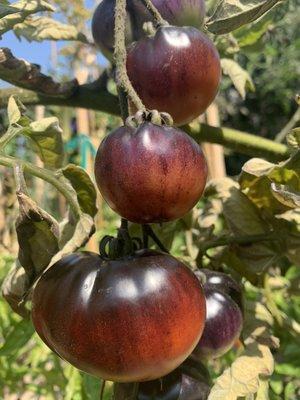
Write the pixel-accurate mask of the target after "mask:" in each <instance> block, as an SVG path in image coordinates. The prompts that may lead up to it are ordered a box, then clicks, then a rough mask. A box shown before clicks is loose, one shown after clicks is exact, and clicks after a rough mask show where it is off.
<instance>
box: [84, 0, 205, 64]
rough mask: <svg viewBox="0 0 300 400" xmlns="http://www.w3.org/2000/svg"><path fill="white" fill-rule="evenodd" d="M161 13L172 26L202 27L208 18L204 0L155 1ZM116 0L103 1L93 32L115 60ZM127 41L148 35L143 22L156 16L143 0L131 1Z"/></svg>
mask: <svg viewBox="0 0 300 400" xmlns="http://www.w3.org/2000/svg"><path fill="white" fill-rule="evenodd" d="M153 4H154V6H155V7H157V9H158V11H159V12H160V13H161V16H162V17H163V18H164V19H165V20H166V21H168V22H169V23H170V24H172V25H179V26H194V27H196V28H199V29H200V28H201V27H202V25H203V20H204V17H205V2H204V0H169V1H166V0H153ZM115 5H116V2H115V0H103V1H101V2H100V4H99V5H98V6H97V8H96V10H95V12H94V15H93V19H92V34H93V37H94V41H95V43H96V45H97V46H98V47H99V48H100V49H101V51H102V52H103V54H104V55H105V56H106V57H107V58H108V59H112V55H113V51H114V8H115ZM126 8H127V19H126V43H127V44H130V43H132V42H133V41H135V40H139V39H141V38H142V37H144V36H145V32H144V31H143V24H144V23H145V22H147V21H151V22H153V17H152V16H151V14H150V13H149V11H148V9H147V8H146V7H145V6H144V4H143V3H142V2H141V1H140V0H127V2H126Z"/></svg>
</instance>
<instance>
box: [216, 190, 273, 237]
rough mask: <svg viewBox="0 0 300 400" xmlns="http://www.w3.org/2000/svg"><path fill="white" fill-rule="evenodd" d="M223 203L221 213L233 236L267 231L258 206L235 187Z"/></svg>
mask: <svg viewBox="0 0 300 400" xmlns="http://www.w3.org/2000/svg"><path fill="white" fill-rule="evenodd" d="M230 193H231V195H230V197H228V198H227V199H226V200H225V202H224V205H223V213H224V216H225V219H226V222H227V225H228V226H229V228H230V230H231V231H232V233H233V234H234V235H235V236H241V235H243V236H248V235H256V234H263V233H266V232H267V231H268V229H267V227H266V223H265V222H264V220H263V219H262V218H261V216H260V213H259V210H258V208H257V207H256V206H255V205H254V204H253V203H252V202H251V201H250V200H249V199H248V197H247V196H246V195H245V194H244V193H242V192H241V191H240V190H238V189H237V188H232V189H231V191H230Z"/></svg>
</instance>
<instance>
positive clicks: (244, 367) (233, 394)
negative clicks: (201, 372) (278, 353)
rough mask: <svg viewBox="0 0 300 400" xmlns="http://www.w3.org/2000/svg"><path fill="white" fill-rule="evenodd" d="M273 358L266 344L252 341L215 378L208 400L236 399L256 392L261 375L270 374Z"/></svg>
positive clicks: (272, 367)
mask: <svg viewBox="0 0 300 400" xmlns="http://www.w3.org/2000/svg"><path fill="white" fill-rule="evenodd" d="M273 369H274V360H273V357H272V353H271V351H270V350H269V348H268V347H267V346H264V345H261V344H258V343H252V344H251V345H249V346H247V347H246V349H245V352H244V353H243V355H241V356H240V357H238V358H237V359H236V360H235V361H234V362H233V364H232V365H231V367H230V368H228V369H226V370H225V371H224V373H223V374H222V375H221V376H220V377H219V378H217V380H216V382H215V384H214V386H213V387H212V390H211V392H210V395H209V396H208V400H236V399H238V398H239V397H243V396H246V395H249V394H251V393H252V394H255V393H257V391H258V389H259V387H260V385H261V379H262V377H267V376H270V375H272V373H273Z"/></svg>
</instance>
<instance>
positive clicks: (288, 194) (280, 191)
mask: <svg viewBox="0 0 300 400" xmlns="http://www.w3.org/2000/svg"><path fill="white" fill-rule="evenodd" d="M271 190H272V193H273V195H274V197H275V198H276V199H277V200H278V201H279V202H280V203H282V204H284V205H285V206H287V207H289V208H297V207H300V193H299V192H297V193H296V192H293V191H291V190H290V189H289V188H288V187H287V186H285V185H278V184H276V183H274V182H272V183H271Z"/></svg>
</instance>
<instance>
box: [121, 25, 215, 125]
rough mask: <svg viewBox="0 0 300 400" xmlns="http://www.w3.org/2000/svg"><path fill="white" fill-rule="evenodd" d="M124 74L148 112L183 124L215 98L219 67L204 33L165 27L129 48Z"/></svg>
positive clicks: (199, 112)
mask: <svg viewBox="0 0 300 400" xmlns="http://www.w3.org/2000/svg"><path fill="white" fill-rule="evenodd" d="M127 72H128V76H129V79H130V81H131V82H132V84H133V87H134V88H135V90H136V91H137V93H138V95H139V96H140V98H141V99H142V101H143V102H144V104H145V106H146V107H147V108H148V109H150V110H153V109H156V110H158V111H165V112H167V113H169V114H170V115H171V116H172V118H173V120H174V123H175V124H176V125H184V124H187V123H189V122H191V121H192V120H194V119H195V118H196V117H198V116H199V115H200V114H202V113H203V112H204V111H205V110H206V109H207V107H208V106H209V105H210V104H211V102H212V101H213V100H214V98H215V97H216V94H217V91H218V87H219V83H220V77H221V66H220V59H219V55H218V52H217V50H216V48H215V46H214V44H213V43H212V42H211V40H210V39H209V38H208V37H207V36H206V35H205V34H204V33H202V32H200V31H199V30H197V29H196V28H193V27H174V26H166V27H161V28H159V29H158V30H157V32H156V34H155V35H154V36H153V37H147V38H144V39H141V40H139V41H138V42H136V43H133V44H132V45H131V46H130V47H129V49H128V54H127Z"/></svg>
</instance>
